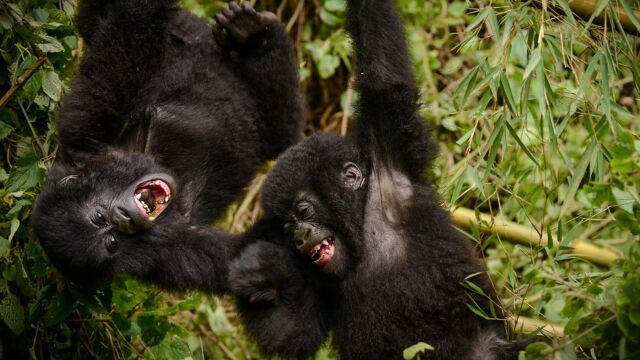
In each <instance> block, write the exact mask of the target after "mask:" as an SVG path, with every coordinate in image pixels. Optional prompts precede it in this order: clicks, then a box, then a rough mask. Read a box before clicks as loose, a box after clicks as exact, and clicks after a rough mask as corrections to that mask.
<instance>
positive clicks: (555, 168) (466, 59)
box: [0, 0, 640, 359]
mask: <svg viewBox="0 0 640 360" xmlns="http://www.w3.org/2000/svg"><path fill="white" fill-rule="evenodd" d="M576 1H577V0H576ZM576 1H574V2H576ZM397 2H398V7H399V8H400V9H401V11H402V13H403V16H404V18H405V19H406V26H407V37H408V39H409V43H410V51H411V55H412V58H413V60H414V63H415V73H416V77H417V79H418V81H419V82H420V84H421V85H422V87H423V89H424V93H423V98H422V101H423V103H424V106H423V115H424V117H425V118H426V119H427V120H428V121H429V123H430V124H432V125H433V126H432V128H433V132H434V136H435V137H437V139H438V141H439V143H440V144H441V149H442V156H441V157H440V159H439V164H438V166H437V167H436V169H435V170H434V172H435V173H436V174H437V175H438V176H439V177H440V179H441V180H440V184H441V193H442V194H443V197H444V199H445V201H446V202H447V203H449V204H452V205H453V204H458V205H464V206H467V207H471V208H476V209H478V210H479V211H482V212H486V213H492V214H494V215H497V216H502V217H504V218H508V219H511V220H513V221H516V222H518V223H521V224H525V225H529V226H532V227H534V228H535V229H536V231H537V232H538V233H539V234H545V235H546V236H548V237H549V238H550V239H551V240H552V241H550V243H549V244H548V245H547V246H543V247H535V248H525V247H522V246H516V245H513V244H509V243H508V242H506V241H504V239H500V238H499V237H497V236H496V235H491V234H481V233H479V232H477V231H475V230H472V231H470V232H469V236H470V238H471V240H472V241H475V242H476V244H477V247H478V250H479V251H480V253H481V254H482V255H483V256H484V257H485V260H486V263H487V266H488V270H489V272H490V274H491V276H492V279H493V280H494V283H495V287H496V288H497V289H498V291H499V293H500V295H501V298H502V299H503V306H504V307H505V308H506V309H507V310H508V311H509V312H510V313H511V314H513V315H514V316H527V317H533V318H538V319H542V320H544V321H547V322H550V323H554V324H559V325H562V326H564V333H565V335H566V336H565V337H564V338H561V337H554V336H552V335H549V334H547V336H549V339H547V340H545V341H538V340H540V339H539V338H538V339H534V340H533V341H534V344H532V345H531V346H529V348H528V350H527V352H526V354H524V353H523V354H522V355H521V357H523V358H526V359H544V358H552V357H553V358H557V359H573V358H576V357H578V358H593V359H596V358H597V359H624V358H627V359H634V358H638V357H640V353H638V351H639V350H638V349H640V302H639V301H640V300H639V299H638V296H637V294H640V270H638V269H640V246H639V245H638V240H639V237H640V226H639V225H638V224H639V223H640V222H639V221H638V220H640V196H639V194H638V189H639V188H640V176H639V175H640V138H639V135H640V132H639V127H640V99H639V98H640V95H639V94H640V61H638V52H640V42H639V38H638V37H634V36H631V35H624V34H622V31H621V26H620V20H619V17H620V15H619V14H618V13H616V12H614V11H612V9H613V7H614V6H620V7H621V8H622V9H624V13H625V14H627V15H628V14H631V12H630V11H629V10H630V9H631V8H632V7H635V8H638V7H639V4H638V2H637V1H628V0H626V1H622V0H620V1H607V0H600V1H598V3H597V5H598V6H597V9H596V11H595V12H594V16H593V18H592V19H591V20H592V21H588V23H586V22H585V21H583V20H579V19H578V18H577V16H574V15H572V14H571V13H570V12H565V11H563V9H565V10H566V9H568V6H569V2H567V1H565V0H556V1H547V2H545V1H542V2H537V1H534V2H518V1H516V2H507V1H493V2H491V3H489V2H486V1H476V2H465V1H453V2H448V1H443V0H440V1H436V0H431V1H424V0H398V1H397ZM183 5H184V6H185V7H187V8H189V9H191V10H192V11H194V12H195V13H196V14H197V15H199V16H202V17H206V18H208V19H212V16H213V15H214V14H215V13H216V12H217V11H219V10H220V9H221V8H222V7H223V6H224V3H223V2H222V1H204V0H183ZM534 5H535V6H534ZM257 6H258V7H259V8H262V9H269V10H271V11H275V12H277V14H278V15H279V16H280V17H281V19H283V22H284V23H285V24H286V25H287V28H288V29H289V30H290V33H291V36H292V37H293V39H294V41H295V43H296V48H297V49H298V57H299V60H300V64H301V65H300V73H301V81H302V82H301V83H302V88H303V90H304V92H305V94H306V95H307V104H308V109H309V111H308V131H309V132H311V131H316V130H322V131H336V132H344V131H346V130H348V123H347V122H346V120H347V119H348V114H349V112H350V109H351V104H352V103H353V101H354V100H355V99H356V98H357V94H353V93H352V91H350V90H348V86H347V85H348V83H349V71H350V69H351V66H352V64H351V61H352V57H351V46H350V43H349V40H348V37H347V35H346V33H345V30H344V10H345V1H344V0H317V1H314V2H305V1H280V0H278V1H275V0H265V1H261V2H259V3H258V4H257ZM545 6H546V7H547V8H545V9H541V8H540V7H545ZM543 10H544V11H543ZM74 11H75V2H74V1H73V0H59V1H58V0H56V1H54V0H19V1H9V2H7V1H0V39H2V40H0V95H5V94H7V96H6V97H3V98H2V100H0V141H1V142H2V150H1V152H0V154H1V155H2V168H0V182H1V185H0V209H1V211H0V271H2V278H1V279H0V319H1V321H0V357H1V356H2V354H4V355H5V356H7V357H8V356H10V355H12V354H20V355H21V357H25V356H31V357H37V358H44V357H47V356H55V357H61V358H67V357H117V358H130V357H140V356H143V357H149V358H175V359H182V358H186V357H195V358H204V357H206V358H229V359H248V358H259V357H260V354H259V351H258V349H256V347H255V345H253V344H252V343H251V341H250V340H248V339H247V337H246V335H244V332H243V331H242V326H241V325H240V323H239V322H238V321H237V319H236V315H235V312H234V310H233V305H232V303H231V302H230V301H229V300H228V299H226V298H222V299H218V298H213V297H208V296H205V295H203V294H180V295H171V294H164V293H162V292H160V291H159V290H157V289H155V288H154V287H152V286H147V285H143V284H140V283H138V282H136V281H134V280H131V279H127V278H118V279H117V280H116V281H115V282H114V283H113V284H111V286H107V287H105V288H102V289H97V290H87V289H80V288H76V287H74V286H72V285H70V284H69V283H67V282H66V281H64V279H63V278H62V277H61V276H60V275H59V274H58V273H57V272H56V271H55V269H53V268H52V267H51V265H49V263H48V262H47V260H46V258H45V255H44V254H43V252H42V250H41V248H40V247H39V245H38V242H37V239H36V238H35V236H34V234H33V231H32V230H31V229H30V228H29V226H28V222H29V213H30V208H31V204H32V201H33V199H34V198H35V196H36V194H37V192H38V190H39V189H40V188H41V186H42V184H43V182H44V176H45V173H46V169H47V167H48V166H49V165H50V164H51V163H52V161H53V160H54V158H55V154H56V150H57V142H56V135H55V131H54V119H55V112H56V110H57V108H58V106H59V103H60V100H61V98H62V96H63V93H64V92H65V91H66V90H67V88H68V84H69V79H70V78H71V76H72V74H73V71H74V69H76V67H77V63H78V61H79V59H80V57H81V55H82V51H83V46H82V41H81V39H79V38H78V36H77V33H76V30H75V28H74V26H73V20H72V19H73V15H74ZM600 12H602V13H603V14H606V21H607V22H606V25H605V26H600V25H595V23H596V17H595V15H597V13H600ZM632 20H635V21H637V19H633V18H632ZM634 23H635V22H634ZM637 24H640V22H638V23H637ZM636 26H637V25H636ZM639 30H640V28H639ZM5 99H6V100H8V101H7V102H6V103H5ZM259 179H260V177H258V180H257V181H256V183H255V186H254V187H252V188H251V189H249V191H248V192H247V196H246V197H245V199H243V200H241V201H240V202H239V203H238V204H236V205H234V206H231V207H230V209H229V216H228V218H227V219H224V220H223V221H221V222H220V224H221V226H224V227H228V228H230V229H233V230H234V231H241V230H243V229H244V228H246V226H247V225H248V224H250V222H251V220H252V219H255V216H256V214H258V213H259V208H258V207H257V205H256V202H255V198H256V191H255V188H256V187H258V186H259V184H260V181H259ZM574 240H588V241H591V242H593V243H596V244H598V245H600V246H603V247H606V248H611V249H615V250H616V251H619V252H620V253H622V254H623V255H624V259H625V260H624V261H621V262H619V263H617V264H614V266H612V267H611V268H599V267H597V266H595V265H592V264H590V263H588V262H585V261H583V260H580V259H577V258H576V257H575V256H573V255H572V253H571V251H570V250H571V242H572V241H574ZM470 306H472V305H470ZM87 354H88V355H87ZM316 358H318V359H327V358H335V354H334V353H333V352H332V351H331V350H330V349H329V348H323V349H321V350H320V351H319V352H318V354H317V355H316Z"/></svg>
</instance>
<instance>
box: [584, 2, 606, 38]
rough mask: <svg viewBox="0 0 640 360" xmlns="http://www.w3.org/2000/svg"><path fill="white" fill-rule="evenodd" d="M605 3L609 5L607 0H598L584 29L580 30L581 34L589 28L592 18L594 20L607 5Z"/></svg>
mask: <svg viewBox="0 0 640 360" xmlns="http://www.w3.org/2000/svg"><path fill="white" fill-rule="evenodd" d="M607 5H609V0H600V1H598V4H597V5H596V8H595V9H594V10H593V13H592V14H591V17H590V18H589V21H587V24H586V25H585V26H584V30H583V31H582V33H583V34H584V33H586V32H587V30H588V29H589V26H591V23H593V20H595V19H596V17H598V15H600V13H601V12H602V10H604V8H605V7H607Z"/></svg>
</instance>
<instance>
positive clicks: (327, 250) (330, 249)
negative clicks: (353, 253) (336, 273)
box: [309, 236, 336, 266]
mask: <svg viewBox="0 0 640 360" xmlns="http://www.w3.org/2000/svg"><path fill="white" fill-rule="evenodd" d="M335 252H336V246H335V240H334V238H333V236H328V237H326V238H324V239H322V241H321V242H320V243H319V244H318V245H316V246H314V247H313V249H311V251H309V257H310V258H311V260H313V262H314V263H316V264H317V265H320V266H325V265H327V264H328V263H329V262H331V259H333V255H334V254H335Z"/></svg>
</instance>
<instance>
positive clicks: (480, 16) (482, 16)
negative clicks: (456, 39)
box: [464, 7, 490, 31]
mask: <svg viewBox="0 0 640 360" xmlns="http://www.w3.org/2000/svg"><path fill="white" fill-rule="evenodd" d="M489 9H490V8H488V7H487V8H484V9H482V10H481V11H480V12H479V13H478V15H476V17H475V18H474V19H473V21H471V23H470V24H469V25H468V26H467V27H466V28H465V29H464V31H472V30H474V29H475V28H477V27H478V26H480V24H482V22H483V21H484V19H486V18H487V15H489Z"/></svg>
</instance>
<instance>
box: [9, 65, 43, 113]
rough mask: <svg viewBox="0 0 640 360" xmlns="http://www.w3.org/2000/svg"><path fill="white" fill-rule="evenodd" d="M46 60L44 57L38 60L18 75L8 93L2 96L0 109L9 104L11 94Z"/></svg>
mask: <svg viewBox="0 0 640 360" xmlns="http://www.w3.org/2000/svg"><path fill="white" fill-rule="evenodd" d="M46 60H47V58H46V57H45V56H42V57H40V58H38V61H36V63H35V64H33V66H31V67H30V68H29V69H28V70H27V71H26V72H25V73H24V74H22V75H20V77H19V78H18V79H17V80H16V83H15V84H13V86H11V88H10V89H9V91H7V92H6V93H5V94H4V95H2V98H1V99H0V108H2V107H4V106H5V105H6V104H7V103H8V102H9V99H11V97H12V96H13V94H14V93H15V92H16V91H18V89H20V88H21V87H22V85H24V83H26V82H27V80H29V78H31V76H32V75H33V74H34V73H35V72H36V70H38V69H39V68H40V66H42V64H44V62H45V61H46Z"/></svg>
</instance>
